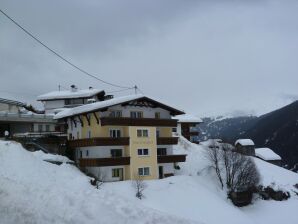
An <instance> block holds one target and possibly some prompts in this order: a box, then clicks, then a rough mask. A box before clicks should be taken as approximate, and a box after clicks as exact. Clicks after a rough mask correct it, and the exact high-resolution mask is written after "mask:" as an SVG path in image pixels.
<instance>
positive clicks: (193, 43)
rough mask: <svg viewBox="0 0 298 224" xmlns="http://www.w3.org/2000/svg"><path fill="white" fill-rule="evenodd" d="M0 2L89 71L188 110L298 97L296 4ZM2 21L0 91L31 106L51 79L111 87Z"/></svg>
mask: <svg viewBox="0 0 298 224" xmlns="http://www.w3.org/2000/svg"><path fill="white" fill-rule="evenodd" d="M2 2H3V4H2V8H3V9H6V11H7V12H8V13H9V14H10V15H11V16H12V17H14V18H15V19H16V20H17V21H19V22H20V23H21V24H23V25H24V26H25V27H26V28H27V29H29V30H30V31H32V32H33V33H35V34H36V35H37V36H38V37H39V38H41V39H42V40H43V41H44V42H46V43H47V44H48V45H49V46H51V47H53V48H54V49H56V50H57V51H58V52H59V53H62V54H63V55H65V56H66V57H67V58H70V59H71V60H72V61H73V62H74V63H76V64H78V65H80V66H82V67H83V68H85V69H86V70H88V71H89V72H91V73H92V74H98V75H99V76H100V77H101V78H103V79H105V80H108V81H110V82H115V83H118V84H122V85H134V84H137V85H138V86H140V87H141V89H142V90H143V91H144V92H145V93H146V94H148V95H151V96H153V97H157V98H161V99H163V100H165V101H168V102H170V103H172V104H173V105H176V106H177V107H180V108H183V109H185V110H186V111H188V112H191V113H194V114H198V115H218V114H225V113H231V112H233V111H247V112H248V113H249V112H251V111H254V112H255V113H256V114H262V113H265V112H268V111H270V110H272V109H276V108H277V107H279V106H282V105H284V103H285V101H284V100H281V98H280V94H282V93H284V92H291V93H293V94H294V95H295V94H298V90H297V87H296V86H297V81H298V76H297V75H296V72H297V69H298V65H297V63H296V59H297V56H298V23H297V21H298V15H297V13H296V12H297V9H298V3H297V2H296V1H290V0H289V1H265V0H264V1H232V0H231V1H228V0H226V1H178V0H174V1H173V0H172V1H170V0H167V1H137V0H132V1H95V0H91V1H86V2H82V1H79V0H76V1H71V4H70V3H69V2H68V1H33V0H30V1H26V2H25V1H18V2H17V1H8V0H6V1H5V0H4V1H2ZM16 3H17V4H16ZM0 25H1V27H3V30H4V32H2V33H3V35H2V34H1V35H0V58H1V61H0V74H1V83H0V88H1V89H3V90H9V91H11V92H26V93H27V94H28V95H29V94H30V95H33V96H31V97H29V96H25V95H22V97H23V98H25V99H28V100H29V101H31V102H33V101H34V95H37V94H41V93H44V92H47V91H51V90H54V89H57V88H58V85H59V84H61V85H63V86H65V87H68V86H69V85H70V84H73V83H74V84H77V85H79V86H80V87H81V88H84V87H88V86H94V87H98V88H105V89H106V88H107V89H109V88H108V87H107V86H106V85H103V84H101V83H99V82H96V81H95V80H93V79H91V78H88V77H85V76H83V75H82V74H81V73H79V72H78V71H75V70H74V69H72V68H71V67H69V66H68V65H66V64H65V63H63V62H61V61H60V60H59V59H57V58H56V57H55V56H53V55H52V54H51V53H49V52H48V51H46V50H45V49H43V48H42V47H40V46H38V44H36V43H35V42H34V41H33V40H31V39H30V38H29V37H27V36H26V35H25V34H23V33H22V32H21V31H20V30H19V29H18V28H16V27H14V26H13V25H12V24H11V23H9V22H8V21H7V20H5V19H4V17H2V16H1V17H0ZM0 95H1V93H0ZM14 95H15V94H14ZM16 97H18V96H16Z"/></svg>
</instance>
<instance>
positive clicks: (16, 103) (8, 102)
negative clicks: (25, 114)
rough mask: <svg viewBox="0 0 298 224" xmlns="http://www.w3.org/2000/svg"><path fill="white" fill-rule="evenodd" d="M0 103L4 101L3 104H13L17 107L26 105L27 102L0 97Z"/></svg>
mask: <svg viewBox="0 0 298 224" xmlns="http://www.w3.org/2000/svg"><path fill="white" fill-rule="evenodd" d="M0 103H4V104H10V105H15V106H19V107H26V106H27V104H25V103H22V102H19V101H16V100H8V99H4V98H0Z"/></svg>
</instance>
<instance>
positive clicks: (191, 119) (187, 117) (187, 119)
mask: <svg viewBox="0 0 298 224" xmlns="http://www.w3.org/2000/svg"><path fill="white" fill-rule="evenodd" d="M173 118H174V119H178V122H179V123H202V122H203V120H202V119H201V118H199V117H196V116H194V115H192V114H182V115H177V116H175V117H173Z"/></svg>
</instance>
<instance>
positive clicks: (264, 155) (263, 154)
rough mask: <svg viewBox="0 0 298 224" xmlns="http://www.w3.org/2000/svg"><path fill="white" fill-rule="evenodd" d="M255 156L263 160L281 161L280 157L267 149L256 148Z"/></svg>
mask: <svg viewBox="0 0 298 224" xmlns="http://www.w3.org/2000/svg"><path fill="white" fill-rule="evenodd" d="M255 151H256V156H257V157H259V158H261V159H263V160H281V157H280V156H279V155H277V154H276V153H275V152H273V151H272V150H271V149H269V148H256V149H255Z"/></svg>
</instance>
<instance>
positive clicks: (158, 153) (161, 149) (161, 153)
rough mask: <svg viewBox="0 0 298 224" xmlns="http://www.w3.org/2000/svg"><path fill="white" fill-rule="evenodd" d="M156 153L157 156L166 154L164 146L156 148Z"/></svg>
mask: <svg viewBox="0 0 298 224" xmlns="http://www.w3.org/2000/svg"><path fill="white" fill-rule="evenodd" d="M157 155H158V156H166V155H167V149H166V148H158V149H157Z"/></svg>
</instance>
